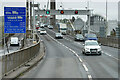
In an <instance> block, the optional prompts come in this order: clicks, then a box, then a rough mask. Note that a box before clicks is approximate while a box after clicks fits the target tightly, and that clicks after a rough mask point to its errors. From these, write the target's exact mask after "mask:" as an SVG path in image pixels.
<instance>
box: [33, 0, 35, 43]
mask: <svg viewBox="0 0 120 80" xmlns="http://www.w3.org/2000/svg"><path fill="white" fill-rule="evenodd" d="M33 41H35V10H34V0H33Z"/></svg>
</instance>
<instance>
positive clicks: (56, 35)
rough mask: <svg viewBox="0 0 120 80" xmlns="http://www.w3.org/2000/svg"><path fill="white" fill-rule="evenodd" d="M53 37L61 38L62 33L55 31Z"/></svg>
mask: <svg viewBox="0 0 120 80" xmlns="http://www.w3.org/2000/svg"><path fill="white" fill-rule="evenodd" d="M55 38H63V35H62V34H61V33H55Z"/></svg>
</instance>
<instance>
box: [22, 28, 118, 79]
mask: <svg viewBox="0 0 120 80" xmlns="http://www.w3.org/2000/svg"><path fill="white" fill-rule="evenodd" d="M46 30H47V35H40V37H41V39H42V40H43V41H44V43H45V46H46V55H45V57H44V59H43V60H42V61H41V62H39V64H38V65H37V66H36V67H34V68H33V69H32V70H30V71H29V72H27V73H25V74H24V76H21V78H118V61H119V59H118V49H116V48H112V47H107V46H102V50H103V54H102V55H101V56H98V55H90V56H85V55H83V54H82V47H83V45H82V44H83V43H82V42H76V41H74V39H73V37H71V36H69V35H64V38H63V39H55V38H54V37H55V31H53V30H50V29H47V28H46Z"/></svg>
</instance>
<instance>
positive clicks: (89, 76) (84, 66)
mask: <svg viewBox="0 0 120 80" xmlns="http://www.w3.org/2000/svg"><path fill="white" fill-rule="evenodd" d="M47 35H48V36H49V37H50V38H52V39H53V40H54V41H56V42H57V43H58V44H60V43H61V42H59V41H57V40H56V39H54V38H53V37H52V36H50V35H49V34H47ZM61 45H62V46H64V47H65V48H67V49H68V50H69V51H71V52H72V53H74V54H75V55H76V57H77V58H78V59H79V61H80V62H81V64H82V66H83V68H84V69H85V71H86V72H87V75H88V78H89V79H92V76H91V75H89V74H88V68H87V66H86V65H85V63H84V62H83V60H82V59H81V58H80V56H78V54H77V53H76V52H75V51H74V50H72V49H71V48H69V47H67V46H65V45H64V44H63V43H61Z"/></svg>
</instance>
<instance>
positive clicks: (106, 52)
mask: <svg viewBox="0 0 120 80" xmlns="http://www.w3.org/2000/svg"><path fill="white" fill-rule="evenodd" d="M104 54H106V55H107V56H110V57H112V58H114V59H116V60H119V59H118V58H116V57H114V56H112V55H110V54H108V53H107V52H104Z"/></svg>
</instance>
